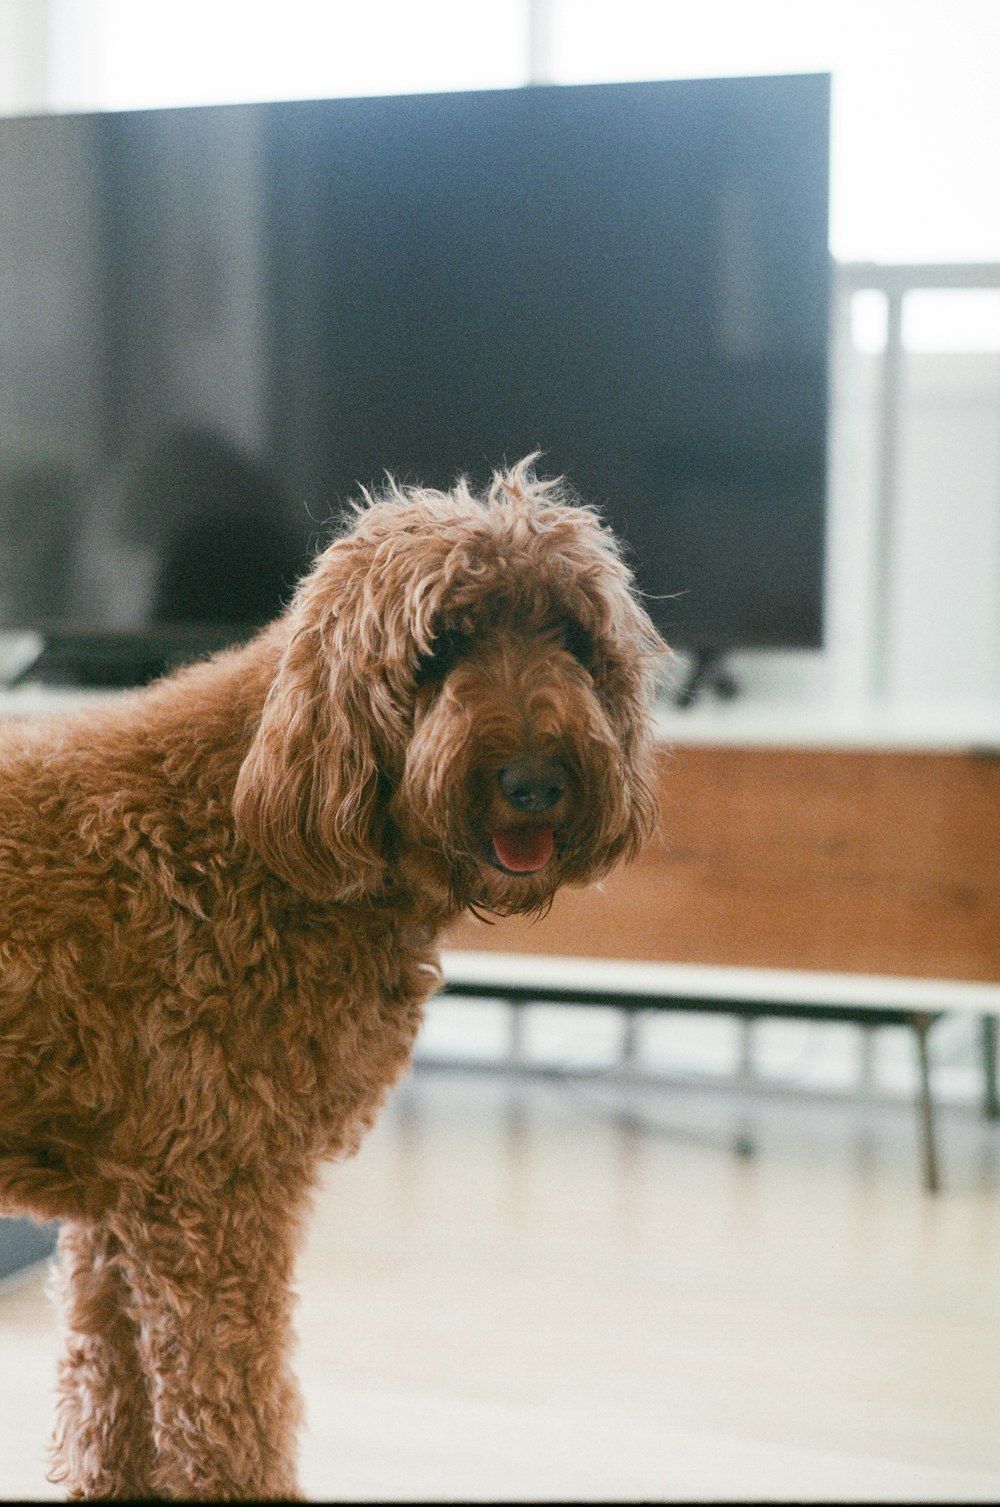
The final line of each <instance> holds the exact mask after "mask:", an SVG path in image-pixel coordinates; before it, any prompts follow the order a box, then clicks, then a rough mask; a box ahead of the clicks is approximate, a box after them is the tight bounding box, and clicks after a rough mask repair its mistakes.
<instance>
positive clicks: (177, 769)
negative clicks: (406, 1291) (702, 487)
mask: <svg viewBox="0 0 1000 1507" xmlns="http://www.w3.org/2000/svg"><path fill="white" fill-rule="evenodd" d="M661 649H662V645H661V644H660V643H659V640H658V639H657V637H656V634H655V632H654V630H653V628H652V626H651V624H650V622H649V620H648V618H647V617H646V615H645V613H644V612H643V610H642V608H641V607H640V606H639V604H638V602H637V600H636V598H635V595H634V593H633V591H632V588H631V582H630V577H629V573H628V571H627V570H626V568H625V566H624V564H623V563H622V560H621V557H620V554H619V551H618V549H617V547H616V545H615V542H614V540H613V538H612V537H611V535H610V534H609V533H608V532H607V530H606V529H605V528H604V527H603V526H602V525H601V523H600V521H599V519H598V518H597V516H596V515H595V514H594V513H593V512H592V511H590V510H588V509H586V508H584V507H581V506H579V505H577V504H574V503H572V502H571V501H567V500H566V499H565V498H564V496H563V495H562V494H561V491H560V489H559V487H558V486H557V485H556V484H555V483H552V482H541V481H538V480H536V479H535V477H534V475H533V472H532V470H531V464H530V461H529V462H523V463H522V464H521V465H520V466H519V467H516V468H515V469H514V470H513V471H511V472H509V473H508V474H506V475H499V474H498V475H497V476H495V477H494V480H493V484H492V485H491V487H490V488H489V489H488V491H487V493H486V494H485V495H484V496H482V497H477V496H473V495H472V494H471V493H470V491H469V490H468V488H467V487H466V486H465V485H464V484H459V485H458V486H457V487H456V488H455V489H454V491H452V492H450V493H440V492H432V491H427V490H417V489H412V490H402V489H400V488H397V487H395V486H391V487H390V489H389V490H388V492H387V493H386V495H384V496H382V497H380V498H378V499H376V500H374V501H372V500H371V499H369V498H367V497H366V498H365V501H364V504H363V505H361V506H359V508H358V509H357V510H356V514H355V516H354V518H353V520H352V524H351V527H350V529H349V531H347V532H345V533H344V534H343V535H342V536H341V537H339V538H337V539H335V540H334V542H333V543H332V544H331V545H330V546H329V547H328V548H327V549H326V550H325V551H324V552H323V553H322V554H320V555H319V557H318V558H317V560H316V562H315V565H314V567H313V569H312V571H311V573H310V574H309V575H308V576H307V577H306V578H305V579H304V580H303V581H302V582H301V584H300V586H299V588H298V590H297V592H296V594H295V596H294V599H293V601H292V603H291V606H290V607H289V609H288V611H287V612H286V613H285V614H284V615H283V616H282V617H281V618H280V619H279V620H278V621H277V622H276V623H274V624H272V625H271V627H270V628H268V629H266V630H265V631H264V632H263V633H262V634H260V635H259V636H258V637H257V638H256V639H255V640H254V641H253V642H251V643H250V644H249V645H247V646H245V647H243V648H240V649H237V650H232V651H229V652H227V653H224V654H221V655H218V656H216V657H215V658H213V659H211V660H209V661H207V662H205V663H202V664H199V665H195V666H192V667H189V668H186V669H184V670H182V671H180V672H178V673H176V674H174V675H173V676H171V677H168V678H167V679H165V680H163V681H160V682H159V683H157V684H155V685H153V686H151V687H148V688H146V689H145V690H142V691H139V692H134V693H131V694H129V695H127V696H123V697H121V698H120V699H118V700H116V701H115V702H114V703H112V704H109V705H107V706H103V707H102V708H101V709H100V710H97V711H94V710H91V711H87V712H85V713H81V714H76V715H74V716H72V717H69V718H62V719H59V720H53V721H45V722H40V723H37V724H15V723H12V724H8V725H7V726H6V727H5V728H4V729H3V732H2V736H0V769H2V780H0V896H2V908H0V1027H2V1031H0V1208H4V1209H6V1210H7V1211H11V1212H14V1211H18V1212H26V1213H28V1214H29V1215H32V1216H34V1217H36V1218H40V1219H51V1218H57V1219H59V1220H61V1221H63V1226H62V1234H61V1239H60V1263H59V1269H58V1274H57V1282H56V1285H57V1287H58V1289H59V1297H60V1299H61V1307H62V1316H63V1325H64V1350H63V1356H62V1360H61V1362H60V1372H59V1390H60V1401H59V1413H58V1423H57V1430H56V1444H55V1474H54V1478H55V1479H61V1480H63V1481H65V1483H66V1485H67V1489H68V1491H69V1493H70V1495H71V1496H73V1497H86V1496H119V1497H123V1496H125V1497H127V1496H133V1497H135V1496H143V1495H146V1496H149V1495H158V1496H162V1497H202V1498H205V1497H209V1498H220V1497H222V1498H237V1497H258V1498H259V1497H290V1496H294V1495H296V1493H297V1485H296V1473H295V1435H296V1429H297V1425H298V1421H299V1403H298V1398H297V1392H296V1388H295V1385H294V1381H293V1379H292V1377H291V1373H290V1369H289V1364H288V1351H289V1344H290V1333H291V1327H290V1308H291V1296H290V1293H291V1288H290V1282H291V1274H292V1268H293V1262H294V1255H295V1250H296V1245H297V1240H298V1235H299V1230H300V1227H301V1223H302V1219H303V1217H304V1215H305V1213H306V1211H307V1205H308V1200H309V1194H310V1190H311V1188H312V1186H313V1182H314V1178H315V1172H316V1168H317V1164H318V1163H319V1162H320V1160H321V1159H322V1158H328V1157H332V1156H340V1155H344V1154H347V1153H350V1152H351V1151H353V1150H354V1149H355V1148H356V1146H357V1144H358V1142H359V1140H360V1138H361V1136H362V1134H363V1132H364V1131H365V1129H366V1128H367V1127H368V1126H369V1125H370V1124H371V1122H372V1120H373V1118H374V1116H375V1114H376V1112H377V1110H378V1107H379V1105H380V1104H381V1102H382V1100H383V1098H384V1096H385V1094H386V1092H387V1091H388V1089H389V1087H390V1086H391V1085H392V1084H393V1083H394V1082H395V1080H396V1079H397V1078H398V1077H399V1075H400V1073H401V1072H402V1071H403V1069H404V1068H405V1066H406V1064H407V1062H408V1061H409V1057H410V1052H411V1048H412V1044H413V1040H414V1037H415V1035H416V1032H417V1029H418V1027H419V1024H420V1020H421V1011H422V1006H423V1002H424V1000H425V999H426V997H427V996H428V994H429V993H431V992H432V991H433V989H434V988H435V985H436V983H437V981H438V978H439V974H438V969H437V961H436V955H435V938H436V936H437V935H438V933H439V932H440V931H441V929H442V927H444V926H445V925H446V924H447V923H448V922H449V921H450V920H452V919H454V918H455V916H456V915H457V914H459V912H460V911H461V910H462V909H463V908H464V907H470V906H471V907H473V908H474V909H476V910H478V911H480V912H482V913H497V914H502V913H508V912H531V911H540V910H542V909H544V908H545V906H546V905H547V904H548V902H549V901H550V899H551V896H552V894H553V893H554V891H555V890H556V888H557V887H558V886H559V885H560V884H562V883H576V884H580V883H585V882H588V881H589V880H591V879H593V878H595V877H596V876H598V875H600V874H602V873H604V872H605V871H606V870H607V869H608V868H609V867H610V866H611V865H612V864H614V863H616V862H618V861H619V860H620V859H623V858H627V857H628V856H629V855H630V854H632V853H634V852H635V851H636V849H637V847H638V846H639V845H640V843H641V842H642V841H643V840H644V838H645V837H646V836H647V835H648V833H649V832H650V830H651V827H652V823H653V818H654V799H653V795H652V793H651V785H650V763H649V761H650V743H649V728H648V705H649V697H650V689H651V675H652V667H653V664H654V660H655V657H656V655H657V654H658V652H659V651H660V650H661ZM524 757H531V758H539V757H545V758H547V759H549V760H553V759H554V760H556V761H557V765H558V768H559V770H560V771H561V776H560V777H561V781H562V784H561V786H560V787H559V789H558V791H557V799H556V800H555V803H554V804H553V805H552V808H551V810H549V811H547V812H546V813H545V817H544V819H545V822H546V823H548V824H549V825H550V826H551V828H552V845H553V846H552V851H551V856H549V857H548V858H547V860H546V861H544V862H542V863H540V864H539V863H536V864H535V865H534V867H533V871H531V872H510V871H509V870H508V868H506V867H505V866H504V865H502V864H500V863H499V862H497V861H496V857H497V852H498V850H497V849H496V848H495V847H494V849H493V850H492V852H491V848H490V843H491V840H492V839H491V834H493V833H494V832H497V831H500V830H501V829H502V830H504V831H506V832H508V834H510V833H513V834H514V837H513V839H511V840H516V839H517V838H518V835H519V834H520V835H521V836H523V832H524V830H525V829H530V828H531V827H532V825H533V824H534V826H536V827H537V826H538V824H539V821H540V818H539V816H538V815H537V814H536V813H532V812H525V811H523V810H521V809H515V808H514V807H513V806H512V805H511V803H510V801H509V800H508V799H507V797H506V796H505V795H504V794H503V793H502V791H501V789H500V788H499V784H498V779H499V771H502V770H503V769H505V768H506V767H508V766H510V764H511V761H513V760H517V759H519V758H524Z"/></svg>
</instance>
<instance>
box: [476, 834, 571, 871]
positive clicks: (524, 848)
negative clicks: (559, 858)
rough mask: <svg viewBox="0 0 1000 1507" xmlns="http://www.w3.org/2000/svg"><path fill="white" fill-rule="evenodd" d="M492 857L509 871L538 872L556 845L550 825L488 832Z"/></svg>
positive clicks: (499, 866)
mask: <svg viewBox="0 0 1000 1507" xmlns="http://www.w3.org/2000/svg"><path fill="white" fill-rule="evenodd" d="M490 843H491V846H492V850H493V852H492V857H493V861H494V863H495V864H496V865H497V867H498V868H501V869H506V871H507V873H508V874H537V873H538V870H539V869H544V867H545V865H546V864H547V863H548V861H549V859H550V858H551V857H552V851H553V848H554V847H555V838H554V835H553V832H552V828H551V827H517V828H514V829H512V830H511V831H509V832H492V833H491V834H490Z"/></svg>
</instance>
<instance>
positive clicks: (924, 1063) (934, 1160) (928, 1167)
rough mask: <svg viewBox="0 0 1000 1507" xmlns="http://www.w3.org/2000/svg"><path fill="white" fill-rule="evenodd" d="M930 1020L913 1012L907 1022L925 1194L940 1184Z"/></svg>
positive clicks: (932, 1018)
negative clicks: (913, 1046)
mask: <svg viewBox="0 0 1000 1507" xmlns="http://www.w3.org/2000/svg"><path fill="white" fill-rule="evenodd" d="M933 1023H934V1017H933V1015H914V1016H913V1017H912V1019H911V1024H912V1025H913V1029H914V1031H915V1033H916V1038H917V1062H918V1065H919V1068H920V1090H919V1095H918V1105H919V1111H920V1138H921V1148H922V1152H923V1164H924V1187H925V1188H926V1190H927V1192H928V1193H936V1192H937V1191H938V1189H939V1188H940V1186H941V1178H940V1174H939V1169H938V1157H937V1144H936V1137H935V1134H934V1129H935V1126H934V1101H933V1099H932V1097H931V1064H930V1053H929V1052H928V1049H927V1038H928V1036H929V1034H930V1028H931V1026H932V1024H933Z"/></svg>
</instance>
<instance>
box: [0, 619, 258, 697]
mask: <svg viewBox="0 0 1000 1507" xmlns="http://www.w3.org/2000/svg"><path fill="white" fill-rule="evenodd" d="M249 632H250V630H249V629H241V628H239V627H217V626H211V625H209V626H200V625H197V626H190V627H189V626H187V625H184V626H180V625H164V626H162V627H159V626H154V627H144V628H134V629H107V630H94V629H72V628H71V629H53V630H47V629H43V630H41V632H40V633H39V635H38V638H39V645H38V652H37V653H36V654H35V655H34V657H33V658H32V659H30V660H29V661H28V663H27V664H25V665H22V667H21V668H20V669H19V670H18V672H17V674H16V675H14V676H12V677H11V679H10V681H9V682H8V684H9V685H10V686H20V685H28V684H40V685H47V686H62V687H73V688H80V689H86V690H90V689H101V690H127V689H129V688H130V687H133V686H140V685H145V684H147V683H148V682H149V681H150V680H156V679H157V678H158V676H160V675H164V674H166V672H167V671H168V670H172V669H175V668H176V667H177V666H178V665H182V664H187V663H189V662H190V661H191V660H194V659H200V658H201V657H202V656H203V655H206V654H211V653H214V652H215V651H216V650H217V649H224V648H227V647H228V646H229V645H231V644H234V643H238V642H240V641H241V639H244V638H246V637H247V636H248V635H249Z"/></svg>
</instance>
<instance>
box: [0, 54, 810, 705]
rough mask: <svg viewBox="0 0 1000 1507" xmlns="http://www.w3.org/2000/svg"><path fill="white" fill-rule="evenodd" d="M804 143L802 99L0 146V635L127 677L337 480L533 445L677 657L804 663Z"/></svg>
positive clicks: (434, 475) (441, 482)
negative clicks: (745, 656)
mask: <svg viewBox="0 0 1000 1507" xmlns="http://www.w3.org/2000/svg"><path fill="white" fill-rule="evenodd" d="M828 116H829V79H828V78H827V76H825V75H800V76H782V77H768V78H736V79H708V80H684V81H672V82H659V83H640V84H610V85H593V86H580V87H576V86H573V87H545V88H526V89H516V90H502V91H496V92H494V91H489V92H476V93H460V94H436V95H413V96H402V97H394V98H388V97H382V98H369V99H336V100H320V101H309V102H294V103H273V104H247V105H234V106H212V107H205V108H194V109H190V108H189V109H177V110H151V111H141V112H123V113H107V114H89V115H75V116H72V115H61V116H44V117H35V118H31V119H6V120H2V121H0V202H2V203H3V205H4V211H3V214H2V215H0V360H2V374H0V627H11V628H22V627H24V628H32V629H37V630H40V631H41V632H42V633H43V634H44V635H46V637H47V640H48V641H49V643H50V644H51V645H62V647H63V649H64V650H68V651H72V646H73V645H74V644H76V645H77V646H85V645H88V644H89V645H90V649H91V651H93V650H94V645H95V644H96V645H98V646H99V647H100V649H101V652H105V651H106V653H107V654H110V655H111V658H112V659H114V658H115V657H116V656H118V658H119V659H120V660H121V662H122V663H123V664H124V663H125V662H126V661H127V660H128V658H129V648H130V646H131V649H132V651H133V658H134V659H136V664H134V665H133V667H132V669H133V672H137V667H138V664H139V662H140V661H142V662H143V663H144V664H145V669H146V670H147V671H150V670H151V669H152V668H155V666H156V662H157V659H158V656H161V655H162V653H163V652H164V648H165V646H167V647H169V646H170V645H171V644H172V645H173V646H174V650H175V651H176V648H177V646H178V645H180V646H181V650H182V652H197V651H198V650H199V649H200V648H202V647H211V646H212V645H213V644H214V643H215V642H222V641H225V640H228V639H233V638H237V637H239V636H241V635H242V634H244V633H246V632H248V631H249V630H250V629H252V628H253V627H254V626H255V625H256V624H258V623H260V622H262V621H264V620H266V619H267V618H268V617H269V616H270V615H271V614H273V613H274V612H276V611H277V610H279V608H280V606H281V603H282V602H283V601H284V600H286V599H287V597H288V594H289V590H290V587H291V586H292V584H293V582H294V580H295V578H296V576H297V574H298V573H299V571H300V570H301V569H302V567H303V565H304V563H305V561H306V559H307V558H308V556H309V553H310V551H311V549H313V548H314V547H315V546H316V545H317V543H319V542H321V541H322V539H323V538H324V537H325V529H326V527H327V525H328V524H329V522H330V520H332V519H335V518H336V517H337V516H338V513H339V511H340V510H341V509H342V507H343V505H344V504H345V502H346V501H347V500H348V499H350V498H351V497H354V496H356V495H357V493H358V489H359V487H360V486H366V487H369V488H371V487H376V488H377V487H378V485H379V483H380V480H381V479H383V477H384V475H385V473H386V472H390V473H392V475H393V476H395V477H396V478H397V479H399V480H402V481H421V482H424V483H428V484H432V485H435V486H448V485H450V484H451V483H452V482H453V480H454V479H455V478H456V476H457V475H459V474H465V475H468V476H469V477H470V478H471V479H472V480H474V481H477V482H478V481H484V480H486V479H488V477H489V475H490V473H491V471H492V470H493V469H494V468H495V467H497V466H499V465H502V464H503V463H504V462H513V461H515V460H517V459H519V458H520V457H521V456H523V455H525V454H526V453H528V452H529V451H535V450H537V451H540V452H542V459H541V460H540V462H539V470H540V471H541V472H543V473H545V474H562V475H565V476H566V477H567V478H568V480H569V482H570V483H571V484H572V486H573V487H574V488H575V489H577V490H578V491H579V492H580V493H581V494H582V495H583V496H584V497H585V498H586V499H587V500H588V501H591V502H594V503H596V504H597V505H598V506H599V507H600V508H601V509H602V510H603V512H604V514H605V516H606V517H607V518H608V520H609V521H610V522H611V523H612V524H613V525H614V527H615V528H616V529H617V530H618V531H619V532H620V533H621V534H622V535H623V536H624V539H625V541H626V543H627V546H628V550H629V554H630V558H631V561H632V564H633V566H634V568H635V570H636V573H637V576H638V579H639V583H640V585H641V587H642V589H643V590H644V592H646V593H647V596H648V601H649V606H650V608H651V611H652V613H653V616H654V618H655V619H656V621H657V622H658V624H659V625H660V626H661V628H662V630H663V632H664V633H665V635H666V636H667V638H668V639H669V640H670V641H671V642H672V643H673V644H674V645H675V646H677V647H679V648H682V649H690V650H693V651H698V652H701V653H705V652H717V651H725V650H728V649H733V648H740V647H747V646H759V647H764V646H811V645H816V644H818V643H819V642H820V638H821V622H822V585H823V553H824V514H825V478H826V429H827V338H828V300H829V280H830V262H829V253H828V249H827V247H828V241H827V201H828ZM137 644H139V645H141V644H145V645H146V648H147V650H148V653H146V655H145V660H143V653H142V652H139V653H138V655H137V656H136V654H135V652H134V651H135V646H136V645H137ZM91 657H92V658H93V654H92V656H91ZM70 658H71V659H72V652H70ZM86 658H87V656H86V654H83V655H82V660H81V663H83V662H85V661H86ZM97 658H98V659H100V653H98V655H97ZM78 668H79V665H78ZM91 671H92V672H93V664H92V665H91ZM100 673H101V674H112V675H113V674H115V673H116V671H115V669H114V666H113V665H112V666H111V668H110V669H109V667H108V665H106V664H105V665H104V666H103V668H102V670H101V672H100Z"/></svg>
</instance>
